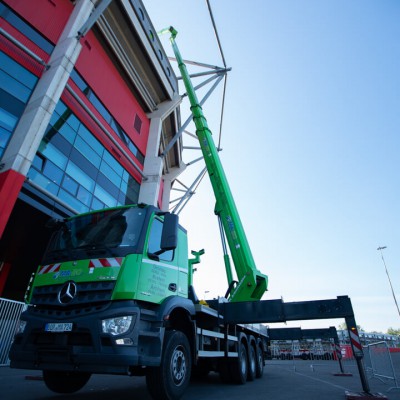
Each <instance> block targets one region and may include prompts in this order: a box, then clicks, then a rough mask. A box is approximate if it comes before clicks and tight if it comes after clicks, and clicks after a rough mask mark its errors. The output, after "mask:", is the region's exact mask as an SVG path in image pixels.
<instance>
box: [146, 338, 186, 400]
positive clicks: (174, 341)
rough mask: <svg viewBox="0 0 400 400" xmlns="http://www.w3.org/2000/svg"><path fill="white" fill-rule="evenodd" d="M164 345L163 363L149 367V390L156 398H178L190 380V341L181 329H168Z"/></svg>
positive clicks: (170, 399)
mask: <svg viewBox="0 0 400 400" xmlns="http://www.w3.org/2000/svg"><path fill="white" fill-rule="evenodd" d="M163 347H164V348H163V353H162V357H161V365H160V366H159V367H152V368H149V369H148V372H147V374H146V384H147V390H148V391H149V393H150V395H151V396H152V397H153V399H155V400H166V399H167V400H178V399H180V398H181V397H182V396H183V394H184V393H185V390H186V389H187V387H188V385H189V382H190V374H191V366H192V360H191V355H190V345H189V341H188V339H187V337H186V335H185V334H184V333H182V332H180V331H167V332H166V333H165V337H164V345H163Z"/></svg>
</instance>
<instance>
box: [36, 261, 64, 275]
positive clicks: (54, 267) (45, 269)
mask: <svg viewBox="0 0 400 400" xmlns="http://www.w3.org/2000/svg"><path fill="white" fill-rule="evenodd" d="M60 267H61V263H60V264H49V265H42V266H41V267H40V269H39V272H38V274H39V275H43V274H48V273H49V272H57V271H59V270H60Z"/></svg>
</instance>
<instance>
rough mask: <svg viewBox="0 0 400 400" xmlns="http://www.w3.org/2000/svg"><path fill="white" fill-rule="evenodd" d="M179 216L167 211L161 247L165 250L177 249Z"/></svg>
mask: <svg viewBox="0 0 400 400" xmlns="http://www.w3.org/2000/svg"><path fill="white" fill-rule="evenodd" d="M178 224H179V217H178V216H177V215H176V214H170V213H166V214H165V215H164V225H163V230H162V234H161V249H162V250H164V251H168V250H175V249H176V247H177V246H178Z"/></svg>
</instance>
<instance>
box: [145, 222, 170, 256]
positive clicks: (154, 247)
mask: <svg viewBox="0 0 400 400" xmlns="http://www.w3.org/2000/svg"><path fill="white" fill-rule="evenodd" d="M162 229H163V223H162V221H160V220H159V219H157V218H156V219H154V221H153V225H152V227H151V231H150V236H149V246H148V254H149V256H150V257H151V258H156V257H158V259H159V260H160V261H172V260H173V258H174V251H173V250H168V251H163V250H162V249H161V235H162Z"/></svg>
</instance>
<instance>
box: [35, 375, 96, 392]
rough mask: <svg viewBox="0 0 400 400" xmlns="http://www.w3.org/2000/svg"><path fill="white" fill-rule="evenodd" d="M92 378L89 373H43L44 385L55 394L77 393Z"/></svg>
mask: <svg viewBox="0 0 400 400" xmlns="http://www.w3.org/2000/svg"><path fill="white" fill-rule="evenodd" d="M90 376H91V374H90V373H89V372H73V371H48V370H44V371H43V381H44V383H45V384H46V386H47V387H48V389H50V390H51V391H52V392H55V393H74V392H77V391H78V390H80V389H82V388H83V387H84V386H85V385H86V383H87V382H88V380H89V379H90Z"/></svg>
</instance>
